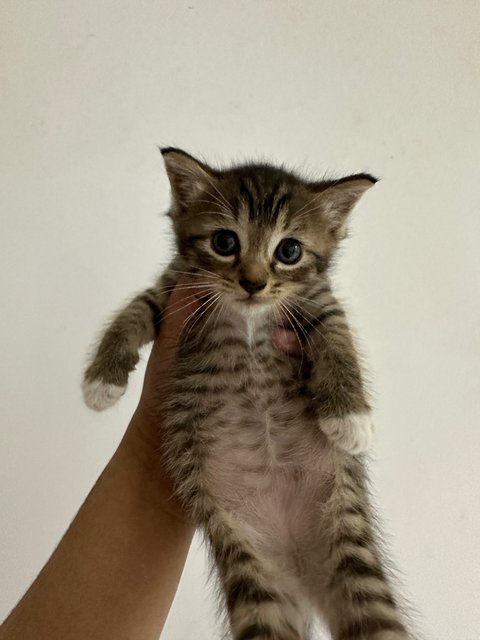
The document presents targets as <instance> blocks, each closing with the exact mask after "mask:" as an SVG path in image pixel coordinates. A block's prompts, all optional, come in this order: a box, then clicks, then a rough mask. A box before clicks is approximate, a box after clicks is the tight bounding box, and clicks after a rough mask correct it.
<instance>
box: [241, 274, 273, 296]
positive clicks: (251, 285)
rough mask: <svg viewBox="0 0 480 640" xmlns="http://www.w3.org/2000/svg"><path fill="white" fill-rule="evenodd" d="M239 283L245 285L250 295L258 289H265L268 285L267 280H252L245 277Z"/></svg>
mask: <svg viewBox="0 0 480 640" xmlns="http://www.w3.org/2000/svg"><path fill="white" fill-rule="evenodd" d="M239 283H240V286H241V287H243V288H244V289H245V291H247V292H248V293H249V294H250V295H253V294H254V293H257V292H258V291H261V290H262V289H265V287H266V286H267V283H266V282H252V281H251V280H245V279H243V278H242V279H241V280H240V281H239Z"/></svg>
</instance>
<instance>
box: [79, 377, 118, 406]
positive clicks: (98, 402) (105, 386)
mask: <svg viewBox="0 0 480 640" xmlns="http://www.w3.org/2000/svg"><path fill="white" fill-rule="evenodd" d="M126 388H127V387H126V386H125V387H119V386H117V385H116V384H109V383H108V382H103V381H102V380H98V379H96V380H86V379H85V380H84V381H83V382H82V391H83V399H84V400H85V404H86V405H87V407H89V408H90V409H94V410H95V411H103V409H108V407H111V406H112V405H114V404H115V403H116V402H117V400H119V399H120V398H121V397H122V396H123V394H124V393H125V389H126Z"/></svg>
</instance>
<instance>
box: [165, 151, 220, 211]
mask: <svg viewBox="0 0 480 640" xmlns="http://www.w3.org/2000/svg"><path fill="white" fill-rule="evenodd" d="M160 152H161V154H162V156H163V160H164V162H165V169H166V170H167V175H168V179H169V180H170V186H171V188H172V196H173V201H174V204H176V205H179V206H180V208H183V207H188V205H189V204H190V203H191V202H192V201H193V200H194V199H195V198H196V197H198V196H199V195H200V193H201V192H202V190H203V189H205V187H207V188H208V185H209V184H211V183H212V181H213V180H214V179H215V175H214V173H215V172H214V171H213V169H211V168H210V167H209V166H208V165H206V164H204V163H203V162H200V160H197V159H196V158H194V157H193V156H191V155H190V154H188V153H186V152H185V151H182V150H181V149H174V148H173V147H165V148H163V149H160Z"/></svg>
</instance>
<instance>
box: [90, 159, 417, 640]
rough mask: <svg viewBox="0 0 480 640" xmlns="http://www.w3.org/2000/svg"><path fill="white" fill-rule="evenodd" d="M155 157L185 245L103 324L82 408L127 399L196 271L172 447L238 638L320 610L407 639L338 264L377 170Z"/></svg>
mask: <svg viewBox="0 0 480 640" xmlns="http://www.w3.org/2000/svg"><path fill="white" fill-rule="evenodd" d="M162 152H163V156H164V160H165V164H166V170H167V173H168V176H169V179H170V183H171V187H172V204H171V209H170V212H169V213H170V216H171V218H172V221H173V225H174V228H175V234H176V239H177V253H176V255H175V257H174V259H173V261H172V263H171V264H170V266H169V267H168V269H167V270H166V271H165V272H164V273H163V274H162V276H161V277H160V278H159V280H158V281H157V283H156V284H155V286H154V287H153V288H151V289H147V290H146V291H144V292H142V293H140V294H139V295H138V296H136V297H135V298H134V299H133V300H132V301H131V302H130V303H129V304H128V305H127V306H126V307H125V308H124V309H123V310H122V311H120V313H119V314H118V315H117V316H116V317H115V319H114V320H113V322H112V323H111V325H110V326H109V327H108V328H107V330H106V332H105V333H104V335H103V337H102V339H101V341H100V342H99V345H98V347H97V349H96V351H95V355H94V358H93V360H92V362H91V364H90V365H89V367H88V369H87V370H86V373H85V380H84V394H85V399H86V402H87V404H88V405H89V406H91V407H92V408H94V409H97V410H100V409H104V408H106V407H108V406H110V405H111V404H113V403H114V402H115V401H116V400H117V399H118V398H119V397H120V396H121V395H122V393H123V392H124V390H125V387H126V385H127V381H128V376H129V374H130V372H131V371H132V370H133V369H134V368H135V365H136V363H137V362H138V359H139V355H138V350H139V348H140V347H141V346H142V345H145V344H147V343H149V342H151V341H152V340H153V339H154V338H155V335H156V334H157V333H158V331H159V329H160V326H161V323H162V317H163V315H164V310H165V307H166V305H167V301H168V297H169V295H170V293H171V291H172V290H173V288H174V287H175V285H176V282H177V280H178V279H179V277H180V276H183V275H184V274H188V277H189V282H190V284H188V285H182V286H188V287H191V289H190V291H191V293H192V296H193V295H195V294H198V295H200V292H201V295H202V296H203V297H202V299H201V305H200V307H199V309H198V311H197V312H195V313H194V314H193V316H192V318H191V319H190V320H189V321H188V323H187V324H186V326H185V328H184V331H183V333H182V339H181V343H180V347H179V353H178V367H177V369H176V373H175V379H174V381H173V383H172V392H171V395H170V400H169V402H168V405H167V407H166V416H165V418H164V424H165V434H166V435H165V437H166V442H167V450H166V456H165V459H166V462H167V464H168V468H169V469H170V472H171V474H172V476H173V478H174V480H175V486H176V491H177V493H178V495H179V497H180V498H181V499H182V501H183V504H184V505H185V508H186V509H187V511H188V513H189V514H190V516H191V518H192V519H193V521H194V522H195V524H196V525H197V526H198V527H200V528H202V529H203V531H204V533H205V536H206V538H207V540H208V542H209V546H210V549H211V553H212V556H213V558H214V561H215V564H216V568H217V570H218V575H219V579H220V583H221V586H222V591H223V594H224V598H225V605H226V610H227V612H228V619H229V622H230V628H231V633H232V636H233V638H234V640H300V639H302V640H305V639H306V638H307V637H309V629H310V624H311V621H312V618H313V617H314V615H315V614H318V615H320V617H321V618H323V620H324V621H325V623H326V624H327V626H328V628H329V629H330V632H331V634H332V638H334V640H407V639H410V638H411V637H412V636H411V635H410V634H409V632H408V631H407V628H406V623H405V621H404V618H403V615H402V612H401V609H400V607H399V606H398V604H397V600H396V598H395V596H394V595H393V593H392V588H391V584H390V581H389V578H388V576H387V571H386V569H385V565H384V561H383V560H382V557H381V554H380V551H379V546H378V543H377V531H376V527H375V525H374V518H373V516H372V512H371V506H370V499H369V494H368V490H367V481H366V471H365V461H364V456H363V453H364V452H365V451H367V450H368V448H369V447H370V443H371V435H372V425H371V418H370V407H369V403H368V399H367V395H366V392H365V390H364V383H363V377H362V372H361V367H360V365H359V361H358V356H357V352H356V349H355V346H354V343H353V340H352V336H351V334H350V330H349V327H348V324H347V321H346V318H345V312H344V310H343V309H342V307H341V306H340V304H339V302H338V301H337V300H336V298H335V296H334V294H333V293H332V288H331V281H330V276H329V266H330V264H331V261H332V258H333V256H334V254H335V250H336V248H337V246H338V243H339V241H340V240H342V238H343V237H344V236H345V234H346V224H347V219H348V216H349V213H350V212H351V210H352V208H353V207H354V205H355V204H356V202H357V200H358V199H359V197H360V196H361V195H362V194H363V193H364V191H366V190H367V189H369V188H370V187H371V186H372V185H373V184H374V183H375V179H374V178H372V177H371V176H369V175H367V174H358V175H354V176H349V177H348V178H343V179H341V180H335V181H333V180H330V181H328V180H324V181H319V182H309V181H306V180H303V179H301V178H300V177H298V176H297V175H294V174H293V173H291V172H289V171H286V170H285V169H283V168H275V167H272V166H270V165H267V164H264V165H261V164H247V165H242V166H235V167H233V168H230V169H226V170H217V169H213V168H211V167H210V166H208V165H206V164H205V163H203V162H200V161H198V160H197V159H195V158H193V157H192V156H190V155H188V154H186V153H185V152H183V151H181V150H178V149H172V148H168V149H164V150H163V151H162ZM225 230H227V231H228V233H230V235H229V236H228V237H225V235H223V236H221V238H220V244H221V247H223V249H225V247H226V246H227V245H229V243H230V244H231V242H232V237H236V238H237V240H236V242H237V246H236V250H235V252H234V253H233V254H231V255H221V254H219V253H218V251H217V250H216V248H215V246H214V241H213V240H212V238H213V237H214V236H215V234H218V233H223V234H224V233H225ZM231 232H233V233H234V234H235V236H232V233H231ZM227 235H228V234H227ZM217 238H218V236H217ZM285 238H290V239H294V240H295V241H296V242H297V244H296V245H295V244H291V243H290V245H289V248H288V247H287V249H288V251H287V250H285V251H286V252H287V254H288V255H293V254H294V253H295V252H298V246H299V247H300V251H301V257H300V259H299V260H298V261H296V262H295V263H293V264H286V263H284V262H282V261H281V260H280V259H279V253H278V249H277V248H278V247H279V244H280V243H281V242H282V241H284V240H285ZM222 243H223V244H222ZM288 252H290V253H288ZM279 325H283V326H289V327H290V328H291V329H292V330H293V331H295V332H296V333H297V335H298V337H299V339H300V340H301V341H302V343H303V345H304V350H303V353H302V355H301V356H300V357H293V356H292V355H288V354H286V353H283V352H281V351H279V349H278V348H276V347H275V346H274V345H273V343H272V331H273V329H274V328H275V327H278V326H279Z"/></svg>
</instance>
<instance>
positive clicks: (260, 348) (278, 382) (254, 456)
mask: <svg viewBox="0 0 480 640" xmlns="http://www.w3.org/2000/svg"><path fill="white" fill-rule="evenodd" d="M301 364H302V360H301V359H299V358H294V357H290V356H288V355H287V354H284V353H282V352H280V351H279V350H278V349H277V348H276V347H275V346H274V345H273V343H272V339H271V331H270V330H269V329H268V328H265V329H263V328H259V329H257V331H255V332H252V333H251V334H249V333H247V332H240V331H235V328H232V327H227V329H225V328H223V327H220V328H219V329H217V331H216V332H211V333H210V334H209V335H208V337H206V339H205V340H204V341H203V342H202V343H201V344H198V343H197V345H196V347H195V349H194V350H193V351H191V352H190V363H189V366H188V370H189V374H188V375H186V377H185V378H184V379H183V384H184V385H185V386H186V387H188V388H190V389H191V388H193V389H195V388H196V389H197V391H198V390H199V389H200V390H201V394H197V402H198V408H199V411H198V415H199V416H200V417H199V419H198V420H197V423H196V425H195V428H196V429H197V430H199V431H200V432H202V433H203V434H204V435H205V438H206V439H208V441H209V442H210V443H211V445H210V454H211V455H210V457H211V458H212V460H214V463H215V465H216V467H217V472H219V470H220V467H221V468H223V469H225V470H228V473H230V474H234V473H236V472H238V473H240V474H244V473H245V472H247V471H248V470H251V469H255V468H256V469H258V470H261V469H262V468H269V469H271V468H272V467H285V466H292V465H293V466H298V465H301V466H305V463H306V462H307V458H310V457H311V455H310V454H311V451H312V446H311V445H312V442H313V441H314V440H315V434H316V433H318V429H317V428H316V427H315V425H314V419H313V415H312V399H311V397H310V396H309V395H308V392H307V391H306V390H305V388H304V383H303V380H302V370H301ZM203 408H204V410H203Z"/></svg>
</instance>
